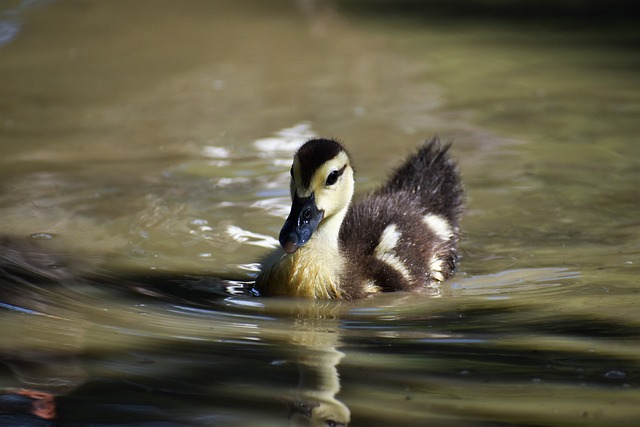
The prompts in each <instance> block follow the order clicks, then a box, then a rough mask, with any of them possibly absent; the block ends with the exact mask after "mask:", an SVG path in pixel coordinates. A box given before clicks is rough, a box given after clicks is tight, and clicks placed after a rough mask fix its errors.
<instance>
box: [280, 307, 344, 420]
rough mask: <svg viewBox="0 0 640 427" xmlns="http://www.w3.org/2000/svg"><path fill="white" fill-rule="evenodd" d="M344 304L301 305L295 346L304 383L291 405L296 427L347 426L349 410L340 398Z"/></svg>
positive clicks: (291, 415) (299, 384) (297, 390)
mask: <svg viewBox="0 0 640 427" xmlns="http://www.w3.org/2000/svg"><path fill="white" fill-rule="evenodd" d="M339 309H340V305H339V304H335V303H331V302H329V303H327V302H324V303H323V302H314V303H313V304H304V305H300V306H299V310H298V313H297V314H296V321H295V325H296V327H295V332H294V333H293V335H292V339H291V343H292V344H293V345H294V346H296V347H297V348H298V357H297V358H296V363H297V365H298V368H299V371H300V380H299V383H298V387H297V389H296V392H295V398H294V400H293V401H291V402H290V403H289V409H290V420H291V425H293V426H297V427H298V426H299V427H302V426H346V425H348V424H349V421H350V419H351V413H350V411H349V408H347V406H346V405H345V404H344V403H342V402H341V401H339V400H338V399H337V398H336V395H337V394H338V393H339V392H340V375H339V374H338V364H339V363H340V360H341V359H342V358H343V357H344V353H342V352H340V351H339V350H338V349H337V347H338V346H339V344H340V343H339V340H340V331H339Z"/></svg>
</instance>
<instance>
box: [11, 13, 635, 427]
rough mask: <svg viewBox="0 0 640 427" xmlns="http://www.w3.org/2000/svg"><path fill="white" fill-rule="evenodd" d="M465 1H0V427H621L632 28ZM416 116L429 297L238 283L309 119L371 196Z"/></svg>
mask: <svg viewBox="0 0 640 427" xmlns="http://www.w3.org/2000/svg"><path fill="white" fill-rule="evenodd" d="M374 4H375V7H374ZM479 5H480V6H478V8H476V9H473V10H472V11H471V12H473V13H471V12H470V13H467V14H461V13H459V12H456V11H454V10H448V9H447V8H446V7H443V6H442V5H440V7H438V8H435V7H431V8H430V6H429V5H428V4H427V5H418V6H416V5H414V9H410V10H408V9H406V7H407V6H406V5H404V6H403V7H399V6H397V5H395V4H394V3H393V2H375V3H372V4H368V5H367V4H363V3H361V2H344V3H343V2H338V3H335V4H334V3H329V2H326V3H325V2H312V1H299V2H285V1H281V2H280V1H279V2H258V1H255V2H247V1H242V2H207V3H205V2H191V1H186V2H169V1H167V2H162V1H157V2H154V3H153V5H150V4H149V3H147V2H127V3H124V2H111V1H101V2H55V1H53V2H51V1H42V2H37V1H23V2H20V1H14V2H8V3H6V4H1V5H0V7H2V9H1V10H0V24H1V25H0V76H2V77H1V78H0V94H1V96H0V146H1V148H2V153H3V155H2V158H1V159H0V194H1V195H0V218H1V219H2V237H0V243H1V244H2V248H3V249H2V253H0V257H1V259H0V261H1V262H0V268H1V269H2V270H1V271H2V278H1V280H0V284H1V286H2V287H1V288H0V323H1V325H0V331H2V340H0V361H2V362H3V363H2V364H0V395H1V396H0V424H2V425H49V424H51V423H52V421H47V420H46V419H45V418H42V417H40V418H38V417H35V416H33V415H30V414H31V413H32V412H33V410H32V408H31V407H30V406H29V402H28V400H26V398H24V399H23V400H19V399H18V397H16V396H17V394H16V393H17V392H19V390H22V389H24V390H35V391H40V392H46V393H51V394H54V395H56V411H57V419H58V423H59V424H58V425H64V426H67V425H68V426H77V425H103V426H106V425H136V426H138V425H141V426H147V425H160V426H201V425H205V426H210V425H211V426H253V425H255V426H270V425H273V426H277V425H289V424H294V425H295V423H296V422H297V423H302V424H301V425H305V424H304V422H307V421H308V419H309V416H311V418H314V419H324V420H332V421H334V422H337V423H339V422H347V421H348V420H351V423H350V425H354V426H374V425H393V426H418V425H436V426H468V425H478V426H480V425H482V426H486V425H491V426H493V425H545V426H552V425H553V426H556V425H637V424H638V422H639V420H640V409H638V402H639V401H640V391H639V387H640V356H639V355H640V339H639V333H640V297H639V295H638V289H639V282H638V273H639V272H640V268H639V265H640V216H638V208H639V207H640V206H639V205H640V200H639V199H640V191H639V190H638V183H639V182H640V149H639V147H640V145H638V142H637V138H638V136H637V135H638V118H639V117H640V115H639V113H640V93H639V87H638V85H637V76H638V73H637V70H638V69H637V65H638V63H637V53H636V52H637V50H636V49H635V47H631V46H632V45H633V42H634V41H635V42H637V39H636V38H635V33H634V32H633V31H631V30H629V28H630V27H632V26H630V25H628V24H629V23H628V22H625V21H621V23H618V22H617V21H616V20H615V19H614V18H615V16H616V15H613V17H611V16H609V15H607V19H608V20H609V21H611V22H609V21H607V20H604V21H606V22H600V25H601V26H600V27H598V26H597V25H595V26H594V25H590V24H589V22H586V23H582V24H581V23H580V22H578V23H573V24H572V25H567V23H566V22H562V21H561V20H558V19H556V18H554V19H548V18H546V17H545V15H544V14H542V15H533V16H531V17H530V19H524V18H523V17H522V16H519V15H518V14H514V15H513V16H511V15H508V14H507V15H505V14H504V13H500V12H501V9H500V8H499V7H497V6H496V5H492V4H491V3H490V2H489V3H486V4H483V3H480V4H479ZM483 7H485V8H488V9H487V10H486V11H484V12H483V10H484V9H483ZM496 7H497V8H496ZM563 10H564V9H563ZM502 12H504V11H502ZM512 12H513V11H512ZM614 24H616V25H614ZM624 24H627V25H624ZM606 25H610V27H606ZM614 30H615V31H614ZM434 134H438V135H440V137H441V138H442V139H444V140H447V141H449V140H451V141H453V142H454V146H453V150H452V151H453V155H454V156H455V157H456V158H457V159H458V160H459V163H460V166H461V170H462V173H463V175H464V179H465V184H466V188H467V192H468V198H469V199H468V208H467V212H466V215H465V220H464V233H465V236H464V239H463V242H462V252H463V259H462V262H461V264H460V271H459V272H458V274H457V275H456V276H455V277H454V278H453V280H451V281H450V282H449V283H447V285H446V287H445V288H444V289H443V294H442V295H441V296H440V297H439V298H433V297H428V296H416V295H407V294H392V295H384V296H380V297H376V298H371V299H367V300H363V301H357V302H350V303H340V302H308V301H292V300H286V299H263V298H256V297H251V296H247V295H242V294H239V293H238V290H239V289H240V287H241V286H242V284H243V283H244V282H249V281H250V280H251V279H252V277H254V275H255V272H256V265H257V264H256V262H257V261H258V260H259V259H260V257H261V256H263V255H264V254H265V253H266V252H268V250H269V249H270V248H272V247H274V245H275V244H277V241H276V240H275V239H274V236H277V233H278V231H279V228H280V226H281V225H282V222H283V218H284V216H285V215H286V213H287V210H288V206H287V204H288V168H289V165H290V161H291V156H292V154H293V152H294V151H295V149H296V148H297V147H298V146H299V145H300V144H301V143H302V142H303V141H304V140H305V138H308V137H310V136H313V135H326V136H333V137H337V138H340V139H342V140H344V141H345V142H346V144H347V145H348V147H349V149H350V151H351V152H352V154H353V157H354V158H355V162H356V168H357V172H358V174H357V185H358V188H359V190H360V191H364V190H366V189H370V188H373V187H374V186H375V185H376V183H377V182H380V181H381V180H383V179H384V177H385V176H386V174H387V171H388V170H389V169H390V168H391V167H392V166H393V165H394V164H397V162H398V161H399V160H400V159H401V158H402V157H403V156H404V155H406V154H408V153H409V152H410V151H411V149H412V148H413V147H414V146H415V145H416V144H418V143H419V142H420V141H421V140H422V139H424V138H427V137H431V136H432V135H434ZM25 402H26V403H25ZM21 405H22V406H21ZM3 423H4V424H3ZM38 423H39V424H38ZM51 425H53V424H51ZM324 425H331V424H324Z"/></svg>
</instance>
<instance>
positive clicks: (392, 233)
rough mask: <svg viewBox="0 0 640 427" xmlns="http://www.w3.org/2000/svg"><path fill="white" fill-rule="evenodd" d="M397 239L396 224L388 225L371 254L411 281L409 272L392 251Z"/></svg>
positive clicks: (398, 236) (398, 234) (398, 237)
mask: <svg viewBox="0 0 640 427" xmlns="http://www.w3.org/2000/svg"><path fill="white" fill-rule="evenodd" d="M399 240H400V232H398V228H397V227H396V225H395V224H390V225H388V226H387V228H385V229H384V231H383V232H382V236H380V243H378V246H376V248H375V249H374V251H373V254H374V256H375V257H376V258H378V259H379V260H380V261H382V262H384V263H385V264H387V265H388V266H390V267H391V268H393V269H394V270H396V271H397V272H398V273H400V274H402V276H403V277H404V278H405V279H406V280H408V281H411V272H410V271H409V269H408V268H407V266H406V265H405V264H404V262H402V260H400V258H398V257H397V256H396V255H395V254H394V253H393V250H394V249H395V247H396V245H397V244H398V241H399Z"/></svg>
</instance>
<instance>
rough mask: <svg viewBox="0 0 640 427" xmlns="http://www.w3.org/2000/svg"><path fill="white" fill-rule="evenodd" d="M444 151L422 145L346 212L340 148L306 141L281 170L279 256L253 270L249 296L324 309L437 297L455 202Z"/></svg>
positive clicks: (450, 262) (450, 266)
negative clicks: (287, 172) (400, 293)
mask: <svg viewBox="0 0 640 427" xmlns="http://www.w3.org/2000/svg"><path fill="white" fill-rule="evenodd" d="M449 147H450V145H442V144H441V143H440V141H439V140H438V139H437V138H434V139H433V140H431V141H429V142H426V143H425V144H423V145H422V146H421V147H420V148H419V149H418V151H417V152H416V153H415V154H413V155H412V156H410V157H409V158H408V159H406V161H405V162H404V163H403V164H402V165H401V166H400V167H399V168H397V169H396V170H395V171H394V172H393V174H392V175H391V177H390V178H389V179H388V180H387V182H386V183H385V184H384V185H382V186H381V187H380V188H378V189H377V190H375V191H373V192H371V193H370V194H368V195H367V196H366V197H364V198H362V199H361V200H359V201H356V202H355V203H353V204H352V203H351V198H352V196H353V192H354V186H355V180H354V171H353V167H352V166H351V159H350V157H349V154H348V153H347V151H346V150H345V148H344V146H343V145H342V144H341V143H339V142H338V141H335V140H331V139H324V138H317V139H311V140H309V141H307V142H306V143H305V144H303V145H302V147H300V149H299V150H298V151H297V152H296V154H295V156H294V159H293V166H292V167H291V183H290V191H291V199H292V205H291V212H290V214H289V217H288V218H287V219H286V221H285V223H284V226H283V227H282V230H281V231H280V238H279V240H280V244H281V246H282V247H281V248H278V249H276V250H275V251H274V252H273V253H272V254H271V255H270V256H268V257H267V258H266V259H265V260H264V261H263V262H262V269H261V273H260V275H259V276H258V278H257V280H256V290H257V291H258V292H259V293H260V294H261V295H266V296H272V295H274V296H275V295H280V296H296V297H308V298H325V299H326V298H344V299H355V298H362V297H366V296H368V295H372V294H376V293H378V292H389V291H396V290H404V291H419V290H427V289H433V290H435V291H437V289H438V287H439V284H440V282H442V281H443V280H445V279H446V278H447V277H449V276H450V275H451V274H452V272H453V270H454V268H455V264H456V260H457V257H458V255H457V249H456V247H457V243H458V236H459V221H460V217H461V215H462V209H463V201H464V191H463V188H462V183H461V181H460V176H459V174H458V170H457V166H456V164H455V163H454V162H453V161H452V160H451V159H450V158H449V157H448V156H447V152H448V150H449Z"/></svg>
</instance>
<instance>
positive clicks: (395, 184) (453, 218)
mask: <svg viewBox="0 0 640 427" xmlns="http://www.w3.org/2000/svg"><path fill="white" fill-rule="evenodd" d="M449 148H451V144H450V143H447V144H442V143H441V142H440V139H439V138H438V137H434V138H433V139H431V140H427V141H426V142H425V143H424V144H422V145H421V146H420V148H419V149H418V152H417V153H416V154H414V155H411V156H409V158H407V160H405V162H404V163H403V164H402V165H400V167H398V168H397V169H396V170H395V171H394V172H393V174H392V176H391V179H390V180H389V181H388V183H387V185H385V186H384V187H383V188H382V189H381V190H382V191H383V192H387V191H388V192H391V193H396V192H405V193H410V194H411V197H412V198H413V199H414V200H416V199H417V201H418V202H419V204H420V206H421V207H422V208H423V209H424V212H425V213H433V214H437V215H442V216H443V217H445V218H447V219H448V220H449V221H450V222H451V223H452V224H453V225H454V226H455V227H457V226H458V222H459V220H460V217H461V215H462V209H463V205H464V189H463V186H462V181H461V179H460V173H459V172H458V166H457V164H456V162H455V161H453V160H452V159H451V158H450V157H449V155H448V151H449Z"/></svg>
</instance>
